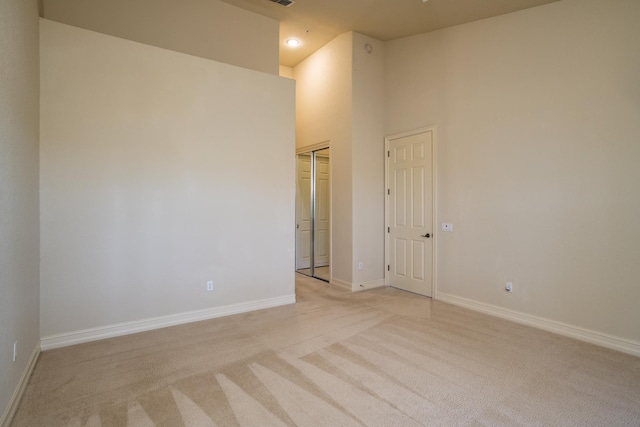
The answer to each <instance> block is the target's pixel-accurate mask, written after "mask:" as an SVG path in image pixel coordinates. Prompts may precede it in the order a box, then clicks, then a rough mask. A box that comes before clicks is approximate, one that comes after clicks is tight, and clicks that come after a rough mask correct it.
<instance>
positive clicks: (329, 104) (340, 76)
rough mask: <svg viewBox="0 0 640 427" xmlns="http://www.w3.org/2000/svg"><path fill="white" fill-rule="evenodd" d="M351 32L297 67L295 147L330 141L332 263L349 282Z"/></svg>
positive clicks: (336, 274) (339, 276)
mask: <svg viewBox="0 0 640 427" xmlns="http://www.w3.org/2000/svg"><path fill="white" fill-rule="evenodd" d="M352 42H353V35H352V33H345V34H342V35H340V36H338V37H336V38H335V39H334V40H332V41H331V42H329V43H328V44H327V45H326V46H324V47H323V48H321V49H320V50H318V51H317V52H315V53H314V54H313V55H311V56H310V57H309V58H307V59H306V60H304V61H303V62H301V63H300V64H298V65H297V66H296V67H295V68H294V77H295V79H296V145H297V147H298V148H301V147H305V146H309V145H314V144H317V143H320V142H323V141H331V173H332V175H331V179H332V182H331V195H332V197H331V211H332V218H331V224H332V230H331V231H332V239H331V251H332V254H331V259H332V266H331V269H332V275H333V278H334V279H337V280H338V281H342V282H344V283H348V284H350V283H351V282H352V278H353V272H352V263H351V260H352V259H353V250H352V248H353V246H352V233H353V230H352V204H351V200H352V191H351V189H352V175H351V169H352V166H351V160H352V155H351V132H352V130H351V117H352V113H351V108H352V103H351V95H352V81H351V76H352V72H351V70H352Z"/></svg>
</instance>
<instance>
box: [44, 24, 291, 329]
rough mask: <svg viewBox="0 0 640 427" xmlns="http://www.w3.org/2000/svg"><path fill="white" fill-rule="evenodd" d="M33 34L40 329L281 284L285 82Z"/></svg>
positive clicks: (257, 297) (104, 41)
mask: <svg viewBox="0 0 640 427" xmlns="http://www.w3.org/2000/svg"><path fill="white" fill-rule="evenodd" d="M41 43H42V44H41V73H42V80H41V81H42V86H41V97H42V98H41V105H42V109H41V114H42V117H41V180H40V184H41V190H40V191H41V221H42V222H41V226H42V233H41V242H42V247H41V251H42V252H41V255H42V267H41V277H42V292H41V307H42V311H41V333H42V337H43V339H45V340H46V339H48V338H51V337H54V336H55V335H57V334H69V333H74V332H77V331H79V330H84V329H87V328H103V327H105V326H109V325H116V324H120V323H121V322H135V321H139V320H142V319H149V318H155V317H162V316H172V315H175V314H180V313H187V312H192V311H195V310H205V309H211V308H215V307H227V306H231V305H233V304H239V303H246V302H252V301H263V300H267V299H270V298H279V297H289V296H293V294H294V283H293V275H294V227H293V224H294V223H295V222H294V221H295V218H294V195H295V186H294V180H295V163H294V146H295V142H294V137H295V135H294V82H293V81H291V80H288V79H283V78H280V77H277V76H273V75H269V74H265V73H258V72H255V71H251V70H245V69H241V68H238V67H232V66H229V65H226V64H221V63H217V62H213V61H209V60H205V59H202V58H197V57H193V56H189V55H184V54H180V53H176V52H171V51H168V50H164V49H158V48H155V47H151V46H147V45H144V44H139V43H135V42H131V41H127V40H123V39H118V38H115V37H111V36H107V35H103V34H99V33H95V32H91V31H86V30H83V29H79V28H76V27H71V26H67V25H63V24H59V23H56V22H52V21H47V20H42V21H41ZM207 280H213V281H214V288H215V290H214V291H213V292H206V289H205V288H206V286H205V284H206V281H207Z"/></svg>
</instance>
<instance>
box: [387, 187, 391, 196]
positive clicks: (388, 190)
mask: <svg viewBox="0 0 640 427" xmlns="http://www.w3.org/2000/svg"><path fill="white" fill-rule="evenodd" d="M387 195H389V196H390V195H391V189H390V188H387Z"/></svg>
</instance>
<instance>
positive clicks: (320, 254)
mask: <svg viewBox="0 0 640 427" xmlns="http://www.w3.org/2000/svg"><path fill="white" fill-rule="evenodd" d="M324 151H326V152H327V154H326V155H323V154H321V153H322V152H324ZM322 152H317V153H316V192H315V196H316V203H315V207H316V216H315V231H316V236H315V245H316V247H315V253H314V256H315V259H316V261H315V267H316V268H317V267H326V266H328V265H329V258H330V254H331V250H330V248H331V232H330V230H331V227H330V223H329V219H330V218H331V211H330V206H331V203H330V200H331V194H330V190H331V186H330V185H329V157H328V152H329V150H323V151H322Z"/></svg>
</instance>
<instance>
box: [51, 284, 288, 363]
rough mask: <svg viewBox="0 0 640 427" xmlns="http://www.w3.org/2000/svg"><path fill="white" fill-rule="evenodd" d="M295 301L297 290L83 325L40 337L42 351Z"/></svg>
mask: <svg viewBox="0 0 640 427" xmlns="http://www.w3.org/2000/svg"><path fill="white" fill-rule="evenodd" d="M295 302H296V296H295V294H294V295H286V296H282V297H275V298H267V299H264V300H259V301H251V302H245V303H240V304H233V305H227V306H224V307H214V308H208V309H205V310H196V311H190V312H186V313H179V314H172V315H169V316H162V317H154V318H151V319H144V320H138V321H134V322H125V323H118V324H115V325H109V326H103V327H98V328H92V329H84V330H81V331H75V332H69V333H64V334H58V335H52V336H48V337H44V338H42V340H41V347H42V351H45V350H51V349H54V348H60V347H67V346H70V345H74V344H81V343H85V342H90V341H97V340H102V339H106V338H113V337H118V336H122V335H129V334H135V333H138V332H144V331H150V330H153V329H160V328H166V327H169V326H176V325H182V324H185V323H191V322H199V321H201V320H207V319H214V318H216V317H224V316H230V315H232V314H240V313H247V312H250V311H256V310H262V309H265V308H272V307H279V306H281V305H287V304H295Z"/></svg>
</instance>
